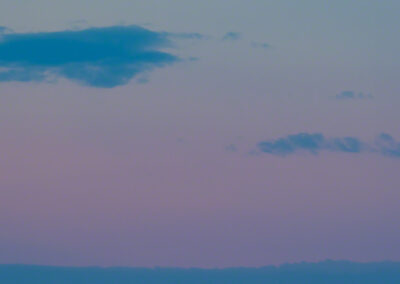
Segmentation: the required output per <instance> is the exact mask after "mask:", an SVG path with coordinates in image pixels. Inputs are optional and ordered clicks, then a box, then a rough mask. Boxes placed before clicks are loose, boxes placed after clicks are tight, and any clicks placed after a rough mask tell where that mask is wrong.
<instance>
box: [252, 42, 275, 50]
mask: <svg viewBox="0 0 400 284" xmlns="http://www.w3.org/2000/svg"><path fill="white" fill-rule="evenodd" d="M251 46H252V47H254V48H264V49H268V48H271V45H269V44H268V43H266V42H252V43H251Z"/></svg>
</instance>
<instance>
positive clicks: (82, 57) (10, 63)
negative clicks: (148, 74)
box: [0, 26, 179, 87]
mask: <svg viewBox="0 0 400 284" xmlns="http://www.w3.org/2000/svg"><path fill="white" fill-rule="evenodd" d="M1 31H3V32H2V33H1V34H0V68H1V69H0V70H1V71H0V81H42V80H45V79H46V78H48V77H49V75H53V76H54V75H56V76H62V77H65V78H68V79H71V80H74V81H78V82H80V83H82V84H85V85H89V86H94V87H115V86H118V85H123V84H126V83H127V82H129V80H130V79H132V78H133V77H134V76H135V75H137V74H139V73H141V72H144V71H148V70H151V69H153V68H156V67H161V66H165V65H167V64H171V63H173V62H176V61H178V60H179V58H178V57H177V56H175V55H172V54H170V53H167V52H165V51H162V50H161V49H163V48H165V47H168V46H171V42H170V39H169V34H168V33H164V32H155V31H151V30H147V29H144V28H142V27H138V26H114V27H105V28H90V29H85V30H78V31H59V32H41V33H10V32H4V31H5V30H4V29H2V30H0V32H1Z"/></svg>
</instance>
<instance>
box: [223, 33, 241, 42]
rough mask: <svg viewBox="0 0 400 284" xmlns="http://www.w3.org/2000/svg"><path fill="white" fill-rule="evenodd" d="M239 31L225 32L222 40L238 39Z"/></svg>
mask: <svg viewBox="0 0 400 284" xmlns="http://www.w3.org/2000/svg"><path fill="white" fill-rule="evenodd" d="M240 37H241V36H240V33H238V32H227V33H226V34H225V35H224V36H223V37H222V40H238V39H240Z"/></svg>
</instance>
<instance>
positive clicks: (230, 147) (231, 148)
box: [225, 144, 237, 152]
mask: <svg viewBox="0 0 400 284" xmlns="http://www.w3.org/2000/svg"><path fill="white" fill-rule="evenodd" d="M225 150H226V151H227V152H237V147H236V145H235V144H229V145H228V146H226V147H225Z"/></svg>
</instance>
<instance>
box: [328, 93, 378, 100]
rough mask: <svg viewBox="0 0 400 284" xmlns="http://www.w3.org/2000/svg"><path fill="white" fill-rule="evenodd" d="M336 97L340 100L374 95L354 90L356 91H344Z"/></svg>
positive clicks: (370, 97)
mask: <svg viewBox="0 0 400 284" xmlns="http://www.w3.org/2000/svg"><path fill="white" fill-rule="evenodd" d="M335 98H336V99H339V100H352V99H353V100H354V99H360V100H364V99H372V98H373V96H372V95H371V94H364V93H362V92H359V93H357V92H354V91H343V92H341V93H339V94H337V95H336V96H335Z"/></svg>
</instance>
